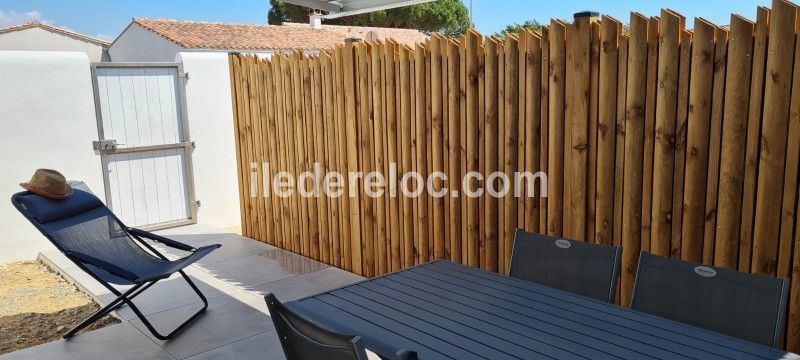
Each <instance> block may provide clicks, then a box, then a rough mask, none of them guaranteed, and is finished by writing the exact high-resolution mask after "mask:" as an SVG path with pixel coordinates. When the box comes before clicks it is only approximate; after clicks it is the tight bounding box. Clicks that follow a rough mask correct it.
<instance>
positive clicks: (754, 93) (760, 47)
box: [739, 7, 771, 272]
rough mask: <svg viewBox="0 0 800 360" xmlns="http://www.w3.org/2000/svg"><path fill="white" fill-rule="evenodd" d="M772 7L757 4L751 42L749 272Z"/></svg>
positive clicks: (744, 239)
mask: <svg viewBox="0 0 800 360" xmlns="http://www.w3.org/2000/svg"><path fill="white" fill-rule="evenodd" d="M770 17H771V11H770V10H769V9H767V8H765V7H759V8H758V12H757V14H756V30H755V34H754V37H755V40H754V43H753V69H752V71H753V74H752V76H751V80H750V84H751V85H750V109H749V111H750V112H749V115H748V120H747V149H746V150H745V165H744V190H743V195H742V222H741V230H740V235H739V236H740V238H739V270H740V271H747V272H749V271H750V269H751V264H752V253H753V230H754V227H753V225H754V219H755V206H756V205H755V201H756V184H757V179H758V166H759V146H760V140H761V110H762V105H763V103H764V81H765V80H764V79H765V77H766V66H767V35H768V32H769V26H770Z"/></svg>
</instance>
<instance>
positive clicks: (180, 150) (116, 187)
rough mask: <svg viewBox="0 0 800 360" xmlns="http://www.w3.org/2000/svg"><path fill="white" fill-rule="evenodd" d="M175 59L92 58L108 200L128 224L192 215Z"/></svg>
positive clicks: (158, 224)
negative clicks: (104, 60) (99, 60)
mask: <svg viewBox="0 0 800 360" xmlns="http://www.w3.org/2000/svg"><path fill="white" fill-rule="evenodd" d="M185 80H186V76H185V74H184V72H183V67H182V66H181V64H177V63H93V64H92V83H93V87H94V100H95V112H96V114H97V128H98V134H99V140H98V141H95V142H94V144H93V145H94V149H95V151H96V152H97V153H98V154H100V157H101V161H102V167H103V179H104V181H105V194H106V202H107V205H108V206H109V207H111V209H112V210H113V211H114V213H115V214H117V216H119V217H120V219H121V220H122V221H123V222H125V223H126V224H127V225H129V226H136V227H142V228H146V229H150V230H154V229H159V228H167V227H173V226H179V225H185V224H191V223H196V222H197V207H198V205H199V204H198V202H197V201H196V199H195V194H194V179H193V174H192V150H193V147H194V144H193V143H192V142H191V141H190V140H189V139H190V138H189V126H188V123H187V116H186V115H187V114H186V97H185V89H184V81H185Z"/></svg>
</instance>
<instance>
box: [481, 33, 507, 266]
mask: <svg viewBox="0 0 800 360" xmlns="http://www.w3.org/2000/svg"><path fill="white" fill-rule="evenodd" d="M486 40H487V39H484V41H483V42H482V45H483V44H485V43H486ZM486 56H487V52H486V46H478V69H484V71H480V70H479V71H478V169H480V170H479V171H483V169H485V168H486V160H487V158H488V157H491V154H487V152H486V149H487V148H486V141H485V138H486V102H487V98H492V97H495V96H494V95H492V94H489V96H486V94H487V91H486V71H485V69H486ZM496 56H498V57H500V59H499V60H498V64H503V55H502V54H499V53H498V54H496ZM500 66H502V65H500ZM496 97H502V89H498V91H497V92H496ZM499 104H500V106H502V102H500V103H499ZM501 116H502V115H501ZM482 174H483V176H484V179H481V180H479V181H478V184H479V186H480V187H482V188H484V189H485V188H486V184H487V181H486V179H485V177H486V173H485V172H484V173H482ZM487 200H489V198H488V197H487V196H485V195H484V196H480V197H479V198H478V229H479V231H478V248H479V250H478V257H479V258H480V261H479V264H480V267H481V269H484V270H487V269H489V265H490V261H489V256H488V255H487V252H489V253H492V254H497V245H496V244H497V243H495V244H494V245H492V246H489V245H488V239H487V238H486V236H485V231H484V228H485V227H486V203H487ZM493 258H495V259H496V258H497V256H496V255H494V256H493ZM492 262H493V263H496V262H497V260H493V261H492Z"/></svg>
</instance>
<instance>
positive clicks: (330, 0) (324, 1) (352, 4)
mask: <svg viewBox="0 0 800 360" xmlns="http://www.w3.org/2000/svg"><path fill="white" fill-rule="evenodd" d="M284 1H285V2H286V3H289V4H294V5H300V6H303V7H307V8H312V9H317V10H322V11H326V12H328V14H327V15H319V16H317V17H319V18H320V19H336V18H340V17H345V16H352V15H359V14H365V13H370V12H375V11H382V10H388V9H394V8H398V7H403V6H411V5H416V4H422V3H427V2H431V1H435V0H284Z"/></svg>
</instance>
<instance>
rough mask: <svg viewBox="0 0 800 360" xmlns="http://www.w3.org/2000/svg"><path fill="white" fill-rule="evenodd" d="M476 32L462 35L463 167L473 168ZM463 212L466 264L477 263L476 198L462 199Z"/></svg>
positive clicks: (474, 184)
mask: <svg viewBox="0 0 800 360" xmlns="http://www.w3.org/2000/svg"><path fill="white" fill-rule="evenodd" d="M480 38H481V36H480V34H478V33H477V32H475V31H470V32H469V33H468V34H467V39H466V59H465V60H464V62H465V64H466V74H465V75H466V121H465V123H466V138H465V139H464V140H465V143H466V158H465V160H466V171H468V172H473V171H474V172H477V171H479V169H478V165H479V162H478V156H479V153H478V137H479V134H478V126H479V125H478V121H479V118H480V116H479V114H478V111H479V109H478V71H479V69H478V61H479V60H478V56H477V55H478V46H480V44H479V42H480ZM465 185H467V186H469V188H468V189H464V191H474V190H475V189H477V187H478V185H479V184H478V181H477V179H475V178H474V177H473V178H472V179H471V181H469V183H467V184H465ZM466 203H467V212H466V217H465V218H464V221H465V222H466V224H467V234H466V241H467V264H468V265H470V266H478V264H479V261H480V259H479V257H478V250H479V248H478V245H479V244H478V241H479V237H480V236H479V232H480V229H479V223H480V218H479V215H480V210H479V209H478V198H476V197H469V198H467V199H466Z"/></svg>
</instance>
